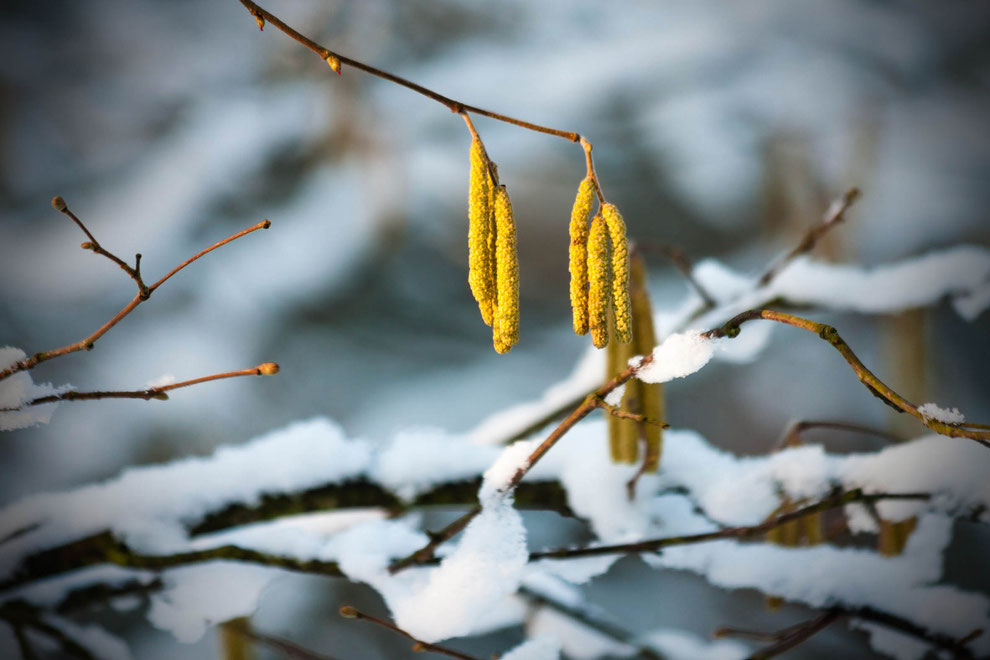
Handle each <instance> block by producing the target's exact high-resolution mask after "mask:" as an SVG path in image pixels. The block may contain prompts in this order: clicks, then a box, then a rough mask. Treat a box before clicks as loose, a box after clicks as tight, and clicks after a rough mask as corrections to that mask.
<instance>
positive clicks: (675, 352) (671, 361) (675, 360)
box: [629, 330, 717, 383]
mask: <svg viewBox="0 0 990 660" xmlns="http://www.w3.org/2000/svg"><path fill="white" fill-rule="evenodd" d="M716 345H717V341H716V340H712V339H709V338H707V337H704V336H702V334H701V331H699V330H689V331H687V332H682V333H676V334H673V335H670V336H669V337H667V338H666V339H664V340H663V341H662V342H661V343H660V344H659V345H658V346H657V347H656V348H654V349H653V361H652V362H650V363H649V364H647V365H646V366H644V367H641V368H640V369H639V370H638V371H637V372H636V377H637V378H639V379H640V380H642V381H644V382H647V383H666V382H668V381H671V380H673V379H675V378H684V377H685V376H690V375H691V374H693V373H694V372H696V371H698V370H699V369H701V368H702V367H703V366H705V365H706V364H708V362H709V360H711V359H712V356H713V355H714V354H715V347H716ZM641 359H642V358H633V359H631V360H630V361H629V364H630V365H638V364H639V363H640V361H641Z"/></svg>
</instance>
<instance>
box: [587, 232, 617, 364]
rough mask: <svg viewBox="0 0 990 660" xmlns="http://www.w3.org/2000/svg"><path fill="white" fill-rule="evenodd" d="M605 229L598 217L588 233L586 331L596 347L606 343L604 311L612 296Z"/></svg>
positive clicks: (606, 318)
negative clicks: (589, 333) (589, 332)
mask: <svg viewBox="0 0 990 660" xmlns="http://www.w3.org/2000/svg"><path fill="white" fill-rule="evenodd" d="M608 244H609V240H608V227H606V226H605V220H604V219H603V218H602V216H600V215H596V216H595V217H594V219H593V220H592V221H591V229H590V230H589V231H588V330H590V331H591V342H592V343H593V344H594V345H595V347H596V348H604V347H605V346H606V345H607V344H608V311H609V304H610V303H611V296H612V286H611V284H612V277H611V271H612V265H611V263H610V261H609V256H610V252H609V245H608Z"/></svg>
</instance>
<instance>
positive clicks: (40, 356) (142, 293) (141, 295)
mask: <svg viewBox="0 0 990 660" xmlns="http://www.w3.org/2000/svg"><path fill="white" fill-rule="evenodd" d="M80 224H81V223H80ZM271 224H272V223H271V222H269V221H268V220H263V221H262V222H259V223H258V224H256V225H254V226H252V227H248V228H247V229H245V230H243V231H240V232H237V233H236V234H234V235H233V236H229V237H228V238H225V239H224V240H222V241H220V242H219V243H214V244H213V245H211V246H210V247H208V248H206V249H205V250H202V251H201V252H199V253H197V254H195V255H194V256H192V257H190V258H189V259H186V260H185V261H184V262H182V263H181V264H179V265H178V266H176V267H175V268H173V269H172V270H171V271H170V272H169V273H168V274H167V275H165V277H163V278H161V279H160V280H158V281H157V282H155V283H154V284H153V285H151V286H150V287H145V288H144V289H142V286H143V283H142V282H141V279H140V274H137V271H136V270H135V274H136V279H137V281H138V288H139V289H140V290H139V291H138V293H137V295H136V296H134V299H133V300H131V302H129V303H127V305H125V306H124V308H123V309H121V310H120V311H119V312H117V313H116V314H115V315H114V316H113V318H111V319H110V320H109V321H107V322H106V323H104V324H103V325H102V326H100V327H99V329H97V330H96V332H94V333H93V334H91V335H89V336H88V337H86V338H84V339H81V340H79V341H77V342H76V343H74V344H68V345H66V346H63V347H61V348H56V349H54V350H51V351H43V352H41V353H35V354H34V355H32V356H31V357H29V358H25V359H23V360H19V361H17V362H15V363H14V364H12V365H10V366H9V367H7V368H6V369H3V370H2V371H0V380H3V379H4V378H7V377H8V376H11V375H13V374H15V373H17V372H19V371H27V370H28V369H34V368H35V367H36V366H37V365H39V364H41V363H42V362H46V361H48V360H51V359H53V358H57V357H61V356H63V355H68V354H69V353H75V352H77V351H84V350H85V351H89V350H92V348H93V345H94V344H95V343H96V341H97V340H98V339H99V338H100V337H102V336H103V335H105V334H106V333H107V332H109V330H110V329H111V328H112V327H113V326H115V325H117V324H118V323H120V321H121V320H123V319H124V317H126V316H127V315H128V314H130V313H131V312H133V311H134V310H135V309H136V308H137V306H138V305H140V304H141V303H143V302H144V301H146V300H148V299H149V298H150V297H151V294H152V293H154V292H155V290H156V289H157V288H158V287H160V286H161V285H162V284H164V283H165V281H166V280H167V279H169V278H170V277H172V276H173V275H175V274H176V273H177V272H179V271H180V270H182V269H183V268H185V267H186V266H188V265H189V264H191V263H192V262H193V261H195V260H197V259H199V258H200V257H202V256H203V255H204V254H207V253H208V252H212V251H213V250H215V249H217V248H218V247H220V246H221V245H226V244H227V243H229V242H231V241H233V240H235V239H237V238H240V237H241V236H244V235H246V234H250V233H251V232H253V231H257V230H258V229H268V228H269V227H270V226H271ZM87 235H88V232H87Z"/></svg>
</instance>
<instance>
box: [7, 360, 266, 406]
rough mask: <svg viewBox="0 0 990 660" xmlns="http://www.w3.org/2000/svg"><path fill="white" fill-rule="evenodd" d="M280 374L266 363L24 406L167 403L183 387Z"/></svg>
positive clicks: (72, 394)
mask: <svg viewBox="0 0 990 660" xmlns="http://www.w3.org/2000/svg"><path fill="white" fill-rule="evenodd" d="M278 372H279V366H278V365H277V364H276V363H274V362H265V363H263V364H259V365H258V366H257V367H251V368H250V369H241V370H240V371H227V372H224V373H221V374H213V375H210V376H202V377H200V378H193V379H192V380H184V381H181V382H179V383H172V384H170V385H159V386H157V387H149V388H148V389H146V390H128V391H123V392H121V391H117V392H76V391H75V390H72V391H69V392H62V393H61V394H50V395H48V396H43V397H38V398H37V399H32V400H30V401H28V402H27V403H25V404H24V405H25V406H37V405H39V404H42V403H53V402H55V401H93V400H96V399H144V400H145V401H148V400H150V399H159V400H161V401H165V400H167V399H168V394H166V392H169V391H171V390H177V389H179V388H182V387H189V386H191V385H199V384H200V383H208V382H210V381H213V380H223V379H225V378H238V377H240V376H274V375H275V374H277V373H278ZM9 410H12V409H8V408H2V409H0V412H7V411H9Z"/></svg>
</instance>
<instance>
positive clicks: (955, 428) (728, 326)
mask: <svg viewBox="0 0 990 660" xmlns="http://www.w3.org/2000/svg"><path fill="white" fill-rule="evenodd" d="M756 319H766V320H767V321H775V322H777V323H783V324H784V325H790V326H793V327H795V328H801V329H802V330H807V331H808V332H813V333H815V334H816V335H818V336H819V337H820V338H821V339H822V340H823V341H826V342H828V343H829V344H830V345H831V346H832V347H833V348H835V350H837V351H838V352H839V354H840V355H842V357H843V358H844V359H845V361H846V362H847V363H848V364H849V366H850V367H852V370H853V371H854V372H855V373H856V376H857V377H858V378H859V381H860V382H861V383H863V385H864V386H865V387H866V389H868V390H870V392H871V393H872V394H873V396H875V397H877V398H878V399H880V400H881V401H883V402H884V403H886V404H887V405H888V406H890V407H891V408H893V409H895V410H897V411H898V412H906V413H908V414H909V415H911V416H913V417H916V418H917V419H918V420H919V421H920V422H921V423H922V424H924V425H925V426H927V427H928V428H930V429H931V430H933V431H935V432H936V433H938V434H940V435H945V436H948V437H950V438H969V439H970V440H975V441H976V442H979V443H980V444H981V445H984V446H985V447H990V431H979V430H975V429H970V428H965V427H964V426H960V425H957V424H948V423H946V422H942V421H939V420H937V419H932V418H930V417H925V416H924V415H922V414H921V412H920V411H919V410H918V407H917V406H916V405H914V404H913V403H911V402H910V401H908V400H907V399H905V398H904V397H902V396H901V395H900V394H898V393H897V392H895V391H894V390H893V389H891V388H890V387H889V386H888V385H887V384H886V383H884V382H883V381H882V380H880V379H879V378H877V377H876V375H874V374H873V372H872V371H870V370H869V369H867V368H866V365H864V364H863V363H862V362H861V361H860V359H859V358H858V357H856V354H855V353H853V351H852V349H851V348H850V347H849V345H848V344H847V343H846V342H845V340H844V339H842V337H840V336H839V333H838V332H837V331H836V329H835V328H833V327H832V326H830V325H826V324H824V323H818V322H817V321H811V320H809V319H805V318H801V317H800V316H794V315H793V314H786V313H784V312H778V311H775V310H772V309H752V310H749V311H746V312H742V313H741V314H737V315H736V316H734V317H733V318H731V319H729V320H728V321H726V322H725V323H724V324H723V325H722V326H721V327H718V328H714V329H712V330H709V331H708V332H705V333H703V334H704V336H706V337H709V338H717V337H728V338H732V337H736V336H738V335H739V332H740V326H741V325H742V324H743V323H747V322H749V321H753V320H756Z"/></svg>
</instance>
